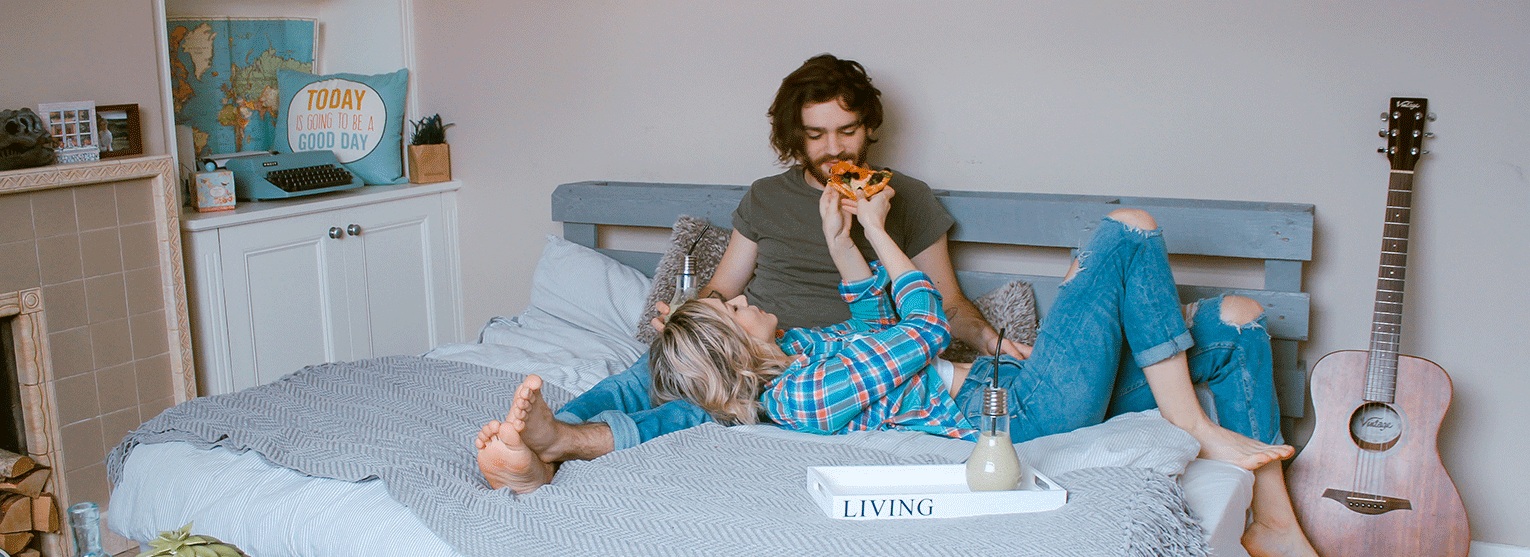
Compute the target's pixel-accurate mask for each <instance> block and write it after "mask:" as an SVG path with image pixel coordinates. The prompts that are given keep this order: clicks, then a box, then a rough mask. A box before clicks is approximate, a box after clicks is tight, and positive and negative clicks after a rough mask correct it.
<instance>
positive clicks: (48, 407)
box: [0, 157, 195, 557]
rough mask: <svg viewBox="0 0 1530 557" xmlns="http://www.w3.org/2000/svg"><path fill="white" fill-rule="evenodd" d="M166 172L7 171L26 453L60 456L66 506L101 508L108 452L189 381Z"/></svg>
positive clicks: (1, 178)
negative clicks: (94, 504)
mask: <svg viewBox="0 0 1530 557" xmlns="http://www.w3.org/2000/svg"><path fill="white" fill-rule="evenodd" d="M172 176H173V174H172V164H171V162H170V158H169V157H136V158H131V159H117V160H115V161H113V160H108V161H102V162H98V163H86V164H73V165H55V166H50V167H42V168H38V169H27V170H17V171H8V172H0V326H6V327H11V330H12V333H13V334H12V335H11V336H12V337H13V338H14V341H15V343H16V344H17V345H18V346H17V347H13V350H14V351H15V352H17V354H16V359H17V364H18V366H17V367H18V375H20V376H21V377H20V379H21V383H22V394H23V405H24V406H26V409H25V412H24V414H25V415H26V422H27V431H28V433H27V451H28V452H29V453H31V455H32V456H33V458H34V459H37V460H38V461H39V462H41V463H43V464H46V465H48V466H51V467H53V471H54V476H53V479H52V480H50V485H49V486H48V490H49V491H51V492H53V493H55V494H56V495H58V496H59V498H60V501H59V504H60V509H59V510H60V512H61V513H62V512H63V509H65V508H67V506H68V505H72V504H74V503H78V502H82V501H94V502H97V503H99V504H101V505H102V506H103V507H106V506H107V502H108V500H109V497H110V487H109V484H108V481H107V475H106V462H105V457H106V454H107V453H108V452H109V451H110V450H111V449H112V447H114V446H116V445H117V442H118V441H120V440H121V439H122V437H123V435H125V434H126V433H128V432H129V431H131V430H133V429H136V428H137V427H138V426H139V425H140V424H142V423H143V422H144V421H147V420H148V419H150V418H152V417H154V416H155V415H157V414H158V413H159V412H160V411H162V410H164V409H166V408H169V407H170V406H173V405H175V404H176V403H178V402H181V401H185V400H187V399H188V398H189V397H191V396H194V393H195V384H194V379H193V377H194V375H193V372H192V364H191V351H190V346H191V343H190V337H189V331H188V329H187V317H186V301H185V300H186V297H185V281H184V275H183V274H182V263H181V251H180V239H179V234H178V214H179V213H178V209H179V208H178V204H177V202H176V199H177V197H176V195H175V192H174V190H173V189H172V188H173V187H174V180H173V179H172V178H171V177H172ZM106 510H107V519H108V520H110V509H109V508H108V509H106ZM109 538H116V537H115V536H110V535H109ZM109 541H110V542H115V543H109V544H108V547H107V549H108V550H109V551H112V552H115V551H121V550H122V549H126V548H127V547H129V546H127V545H126V543H125V541H124V540H121V539H111V540H109ZM70 546H72V543H70V540H69V539H68V537H67V536H50V537H48V538H47V539H45V540H44V545H43V550H44V553H45V554H46V555H48V556H49V557H53V556H58V557H63V556H66V555H70V554H72V553H73V552H72V548H71V547H70ZM112 546H118V547H115V548H114V547H112Z"/></svg>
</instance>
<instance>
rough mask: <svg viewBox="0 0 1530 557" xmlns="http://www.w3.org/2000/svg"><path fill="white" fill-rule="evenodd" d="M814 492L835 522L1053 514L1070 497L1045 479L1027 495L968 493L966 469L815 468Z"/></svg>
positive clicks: (947, 466) (957, 466)
mask: <svg viewBox="0 0 1530 557" xmlns="http://www.w3.org/2000/svg"><path fill="white" fill-rule="evenodd" d="M807 477H808V492H809V493H811V494H812V495H813V500H815V501H817V502H818V506H819V507H821V508H823V512H824V514H826V515H828V516H829V518H839V519H847V520H876V519H889V518H894V519H898V518H955V517H960V516H977V515H985V514H1007V513H1029V512H1038V511H1049V510H1052V509H1055V508H1058V507H1061V506H1063V504H1065V503H1067V502H1068V491H1067V490H1066V489H1063V488H1062V486H1059V485H1057V482H1054V481H1052V479H1051V478H1048V477H1046V476H1044V475H1042V474H1040V473H1036V474H1035V481H1034V483H1032V484H1031V485H1028V486H1025V489H1016V490H1013V491H972V490H970V489H967V466H966V465H965V464H941V465H929V466H810V467H808V474H807Z"/></svg>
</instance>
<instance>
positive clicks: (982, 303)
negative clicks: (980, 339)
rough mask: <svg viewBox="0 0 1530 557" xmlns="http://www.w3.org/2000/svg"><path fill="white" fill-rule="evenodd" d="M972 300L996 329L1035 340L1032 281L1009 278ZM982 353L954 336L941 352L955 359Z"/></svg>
mask: <svg viewBox="0 0 1530 557" xmlns="http://www.w3.org/2000/svg"><path fill="white" fill-rule="evenodd" d="M972 303H973V305H976V306H977V308H978V311H979V312H981V313H982V314H983V318H985V319H987V320H988V323H989V324H990V325H993V328H994V329H995V330H1003V331H1004V337H1005V338H1008V339H1009V340H1012V341H1015V342H1023V343H1025V344H1031V345H1034V344H1036V293H1035V292H1034V291H1032V289H1031V283H1028V282H1025V281H1022V280H1014V281H1010V282H1009V283H1008V284H1005V285H1004V286H1000V287H998V288H995V289H994V290H993V292H989V293H987V294H984V295H982V296H978V297H976V298H973V299H972ZM988 349H989V350H992V349H993V347H991V346H990V347H988ZM980 354H982V352H981V351H979V350H976V349H974V348H973V347H971V346H968V345H967V343H965V342H962V341H960V340H957V339H951V345H950V346H948V347H946V350H945V351H944V352H941V353H940V357H942V358H945V359H947V360H950V361H953V362H971V361H973V360H974V359H976V358H977V357H978V356H979V355H980Z"/></svg>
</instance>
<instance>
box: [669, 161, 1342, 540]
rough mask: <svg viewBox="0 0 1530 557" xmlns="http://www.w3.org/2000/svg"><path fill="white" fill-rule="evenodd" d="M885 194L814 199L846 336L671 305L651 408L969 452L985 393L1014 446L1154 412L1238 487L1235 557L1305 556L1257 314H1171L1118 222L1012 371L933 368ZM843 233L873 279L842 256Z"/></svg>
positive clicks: (740, 303) (1248, 309) (1120, 215)
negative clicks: (1005, 392)
mask: <svg viewBox="0 0 1530 557" xmlns="http://www.w3.org/2000/svg"><path fill="white" fill-rule="evenodd" d="M892 195H893V193H892V191H891V190H890V189H889V190H884V191H883V192H882V193H879V194H877V195H875V196H872V197H871V198H870V199H864V200H856V201H853V202H850V201H842V198H841V196H840V194H839V193H838V192H837V191H836V190H835V189H834V188H826V189H825V191H824V194H823V197H822V198H821V199H820V202H819V213H820V216H821V217H822V218H823V229H824V236H825V239H826V240H827V243H828V245H829V251H830V254H831V256H832V257H833V258H834V263H835V266H836V268H838V269H839V271H840V274H841V277H842V279H843V281H842V282H841V284H840V293H841V294H842V295H843V296H844V297H845V299H846V301H848V302H849V303H850V307H851V314H852V317H851V319H850V320H848V321H845V322H844V323H840V324H838V325H834V326H831V327H824V328H817V329H791V330H788V331H777V330H776V328H775V327H776V319H775V318H774V316H772V315H770V314H768V313H765V312H763V311H760V310H759V309H757V308H754V307H753V306H750V305H749V304H748V303H747V302H746V301H745V300H744V299H743V297H737V298H734V299H731V300H721V299H715V298H714V299H702V300H693V301H690V302H687V303H685V304H682V305H681V306H680V307H678V308H674V309H673V311H672V312H671V314H670V316H669V318H668V321H667V322H666V324H665V326H664V329H663V331H662V332H661V333H660V336H659V337H658V339H657V340H655V342H654V344H653V347H652V349H651V350H650V352H649V355H650V360H651V365H652V369H653V390H654V393H653V397H654V402H655V404H662V403H663V402H666V401H670V400H677V399H684V400H689V401H690V402H692V403H693V404H696V405H697V406H700V407H701V408H703V409H705V410H706V411H707V412H708V413H710V414H711V415H712V416H713V418H714V419H716V420H718V421H719V422H722V423H724V424H738V423H757V422H759V421H761V420H762V419H767V420H769V421H774V422H776V423H779V424H781V425H783V426H786V427H789V428H792V429H796V430H800V431H806V432H813V433H840V432H846V431H855V430H869V429H905V430H915V431H924V432H928V433H933V434H936V435H943V436H947V437H956V438H963V439H968V440H974V439H975V438H976V434H977V432H976V430H975V429H974V426H973V424H974V423H975V422H976V418H977V416H979V415H980V408H979V406H980V404H981V394H980V393H981V392H982V388H983V387H984V386H985V385H986V384H988V383H989V381H990V378H993V379H995V380H996V381H997V382H998V383H999V384H1000V385H1001V386H1003V387H1005V388H1007V389H1009V391H1010V396H1009V410H1010V435H1011V437H1012V438H1013V439H1014V440H1015V441H1016V442H1022V441H1025V440H1029V439H1033V438H1036V437H1041V436H1044V435H1050V434H1053V433H1061V432H1066V431H1072V430H1074V429H1078V428H1080V427H1085V426H1089V425H1094V424H1097V423H1100V422H1102V421H1104V419H1105V418H1107V417H1109V416H1111V415H1115V414H1120V413H1124V412H1132V411H1139V410H1145V409H1149V408H1154V407H1157V408H1159V409H1160V412H1161V413H1162V415H1163V417H1164V418H1165V419H1167V420H1169V421H1170V422H1171V423H1173V424H1175V425H1176V426H1178V427H1180V428H1182V429H1184V430H1186V431H1187V432H1189V433H1190V434H1191V435H1192V436H1194V437H1195V438H1196V439H1197V440H1199V441H1200V442H1201V447H1202V448H1201V456H1202V457H1203V458H1211V459H1215V460H1222V461H1225V462H1231V463H1233V464H1237V465H1239V466H1242V467H1244V468H1247V469H1249V470H1253V471H1255V478H1256V484H1255V494H1254V523H1253V524H1252V525H1250V527H1249V528H1248V529H1247V530H1246V531H1245V534H1244V545H1245V546H1246V547H1248V548H1249V550H1250V552H1251V553H1253V554H1255V555H1278V554H1279V555H1313V554H1315V553H1313V552H1312V551H1311V547H1310V545H1309V544H1308V543H1307V541H1306V538H1305V537H1304V536H1303V535H1302V534H1301V531H1300V529H1299V528H1298V527H1297V525H1296V521H1295V516H1294V514H1293V513H1292V511H1291V504H1290V499H1289V496H1287V494H1286V492H1285V484H1284V479H1283V472H1282V470H1281V467H1280V463H1279V460H1280V459H1284V458H1289V457H1290V456H1291V455H1292V453H1293V452H1294V449H1292V448H1291V447H1290V446H1286V445H1280V444H1278V443H1281V437H1280V431H1279V424H1280V421H1279V420H1280V412H1279V409H1278V407H1277V406H1276V401H1275V395H1274V385H1273V378H1272V377H1273V373H1272V365H1271V360H1270V349H1269V336H1268V334H1267V333H1266V332H1265V331H1264V329H1263V326H1262V325H1261V324H1260V322H1259V319H1261V318H1262V308H1260V307H1259V305H1258V304H1257V303H1255V302H1253V301H1251V300H1248V299H1246V298H1241V297H1236V296H1226V297H1223V298H1220V299H1213V300H1206V301H1202V302H1198V303H1196V304H1192V305H1191V306H1190V307H1189V309H1187V310H1184V313H1181V311H1182V309H1181V307H1180V304H1179V300H1178V294H1177V290H1176V288H1175V286H1174V280H1173V276H1172V273H1171V272H1170V269H1169V265H1168V259H1167V254H1166V252H1165V250H1164V245H1163V238H1162V233H1161V231H1160V230H1158V227H1157V223H1156V222H1155V221H1153V219H1152V217H1151V216H1149V215H1148V214H1147V213H1145V212H1142V211H1138V210H1132V209H1122V210H1117V211H1115V212H1112V213H1111V214H1110V215H1109V216H1108V217H1107V218H1106V219H1104V220H1103V221H1102V222H1101V226H1100V227H1099V229H1098V230H1097V231H1096V233H1095V235H1094V237H1093V238H1092V239H1091V240H1090V242H1089V244H1088V245H1086V246H1085V247H1084V249H1083V250H1081V251H1080V253H1079V257H1078V259H1077V260H1075V261H1074V263H1073V267H1072V268H1070V269H1069V271H1068V274H1067V275H1066V276H1065V277H1064V279H1063V282H1062V284H1061V285H1060V286H1059V289H1058V297H1057V300H1056V301H1055V302H1054V303H1053V305H1052V308H1051V312H1050V313H1049V315H1048V317H1047V319H1046V320H1045V322H1044V323H1043V324H1042V327H1041V329H1040V331H1038V338H1037V342H1036V345H1035V347H1034V349H1033V350H1032V352H1031V354H1030V357H1029V358H1028V359H1026V360H1017V359H1013V358H1010V357H1007V356H1006V357H1004V358H1002V359H1000V360H998V361H997V362H995V361H994V360H991V359H982V360H979V362H978V363H977V364H975V365H973V366H972V367H971V368H963V367H956V366H952V367H951V368H950V369H949V370H943V369H942V368H944V367H945V366H943V365H942V364H941V363H940V361H939V360H938V359H937V358H936V354H938V353H939V352H940V350H942V349H944V348H945V346H946V344H947V343H949V341H950V331H949V327H948V325H947V324H946V321H945V318H944V315H943V312H942V309H941V299H940V294H939V292H938V291H936V289H935V288H934V286H933V285H931V284H930V281H929V279H928V277H926V276H925V275H924V273H922V272H920V271H918V270H917V269H916V268H914V265H913V263H912V262H911V261H910V260H909V258H908V256H907V255H906V254H904V253H902V252H901V251H900V250H899V249H898V247H897V245H896V244H894V243H893V242H892V240H891V239H890V238H889V237H888V236H887V233H886V231H885V230H884V229H883V226H882V225H883V219H884V218H885V216H886V214H887V209H888V206H889V200H890V199H891V197H892ZM852 218H853V219H855V220H859V222H860V223H861V225H862V227H863V228H864V230H865V236H866V239H867V240H868V242H870V243H871V245H872V247H873V249H874V250H875V252H876V254H877V257H878V258H879V263H878V264H876V265H872V264H868V263H867V262H866V261H865V259H864V258H863V257H862V256H861V255H860V252H859V251H857V250H856V248H855V245H854V243H853V242H852V241H851V240H850V227H851V223H852ZM894 308H896V310H894ZM1187 317H1188V318H1189V319H1190V323H1189V324H1188V325H1187V323H1186V318H1187ZM1192 347H1193V348H1194V350H1192ZM996 368H997V369H996ZM995 375H997V377H993V376H995ZM1196 382H1206V383H1207V384H1208V386H1209V387H1210V390H1211V391H1212V393H1213V395H1214V396H1215V400H1216V409H1217V414H1218V417H1219V418H1220V420H1221V423H1222V424H1223V425H1225V426H1227V427H1225V428H1224V427H1222V426H1219V425H1217V424H1215V423H1212V422H1211V420H1210V419H1209V418H1207V416H1206V414H1205V413H1204V412H1203V411H1202V410H1201V408H1200V405H1199V404H1198V402H1197V400H1196V398H1195V395H1194V392H1193V390H1192V387H1191V385H1192V384H1193V383H1196Z"/></svg>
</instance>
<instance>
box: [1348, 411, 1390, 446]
mask: <svg viewBox="0 0 1530 557" xmlns="http://www.w3.org/2000/svg"><path fill="white" fill-rule="evenodd" d="M1349 434H1350V437H1352V438H1354V440H1355V444H1357V445H1359V446H1360V448H1362V449H1366V450H1370V451H1385V450H1387V449H1390V448H1392V445H1396V444H1397V439H1398V438H1399V437H1402V417H1401V416H1398V415H1397V411H1396V410H1393V409H1392V407H1391V406H1387V405H1386V404H1382V403H1380V402H1370V403H1366V404H1365V405H1362V406H1361V407H1360V408H1358V409H1356V410H1355V414H1354V416H1352V417H1350V420H1349Z"/></svg>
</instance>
